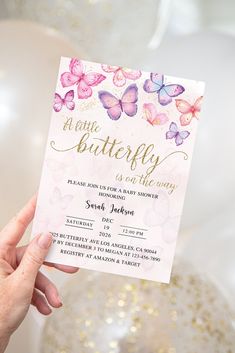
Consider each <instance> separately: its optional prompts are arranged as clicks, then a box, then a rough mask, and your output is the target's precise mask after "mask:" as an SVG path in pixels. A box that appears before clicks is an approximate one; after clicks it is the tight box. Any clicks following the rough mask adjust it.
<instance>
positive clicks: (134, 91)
mask: <svg viewBox="0 0 235 353" xmlns="http://www.w3.org/2000/svg"><path fill="white" fill-rule="evenodd" d="M137 100H138V88H137V86H136V84H135V83H134V84H132V85H130V86H128V87H127V88H126V90H125V92H124V93H123V95H122V99H121V102H122V109H123V111H124V112H125V113H126V114H127V115H128V116H134V115H135V114H136V113H137V104H135V103H136V102H137Z"/></svg>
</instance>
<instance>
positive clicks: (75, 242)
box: [32, 57, 204, 283]
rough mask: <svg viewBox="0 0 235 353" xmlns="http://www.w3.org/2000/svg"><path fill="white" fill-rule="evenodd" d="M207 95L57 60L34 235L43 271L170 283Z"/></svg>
mask: <svg viewBox="0 0 235 353" xmlns="http://www.w3.org/2000/svg"><path fill="white" fill-rule="evenodd" d="M203 93H204V83H203V82H199V81H192V80H187V79H182V78H177V77H172V76H167V75H163V74H160V73H155V72H151V73H150V72H144V71H140V70H132V69H128V68H124V67H119V66H110V65H104V64H99V63H93V62H88V61H84V60H79V59H77V58H67V57H62V58H61V62H60V67H59V74H58V79H57V85H56V90H55V95H54V102H53V109H52V117H51V124H50V129H49V134H48V140H47V146H46V153H45V159H44V164H43V170H42V176H41V182H40V188H39V193H38V201H37V207H36V213H35V219H34V223H33V230H32V234H33V236H35V235H36V234H38V233H41V232H45V231H49V232H51V233H52V235H53V244H52V247H51V249H50V252H49V254H48V256H47V259H46V260H47V261H49V262H53V263H58V264H66V265H71V266H78V267H81V268H86V269H91V270H96V271H103V272H109V273H113V274H120V275H125V276H131V277H137V278H142V279H148V280H154V281H160V282H164V283H169V280H170V273H171V267H172V262H173V257H174V252H175V246H176V239H177V233H178V229H179V225H180V217H181V214H182V208H183V201H184V197H185V191H186V186H187V180H188V174H189V168H190V163H191V158H192V152H193V146H194V140H195V136H196V130H197V125H198V123H199V118H200V110H201V103H202V99H203Z"/></svg>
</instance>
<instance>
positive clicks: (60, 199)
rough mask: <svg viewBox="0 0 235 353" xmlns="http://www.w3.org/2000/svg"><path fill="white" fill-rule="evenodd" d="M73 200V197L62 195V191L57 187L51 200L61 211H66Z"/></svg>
mask: <svg viewBox="0 0 235 353" xmlns="http://www.w3.org/2000/svg"><path fill="white" fill-rule="evenodd" d="M72 200H73V195H62V193H61V191H60V189H59V188H58V187H55V188H54V190H53V192H52V195H51V198H50V203H51V204H52V205H58V206H59V207H60V208H61V209H63V210H64V209H66V208H67V207H68V206H69V204H70V203H71V202H72Z"/></svg>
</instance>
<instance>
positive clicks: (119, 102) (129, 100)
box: [98, 84, 138, 120]
mask: <svg viewBox="0 0 235 353" xmlns="http://www.w3.org/2000/svg"><path fill="white" fill-rule="evenodd" d="M98 94H99V99H100V101H101V103H102V104H103V107H104V108H105V109H107V113H108V116H109V117H110V119H112V120H118V119H119V118H120V116H121V114H122V112H124V113H125V114H127V115H128V116H134V115H135V114H136V113H137V104H136V102H137V100H138V88H137V86H136V84H132V85H130V86H128V87H127V88H126V90H125V91H124V93H123V95H122V98H121V99H119V98H116V97H115V96H113V95H112V94H111V93H109V92H107V91H99V93H98Z"/></svg>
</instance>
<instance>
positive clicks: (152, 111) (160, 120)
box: [143, 103, 169, 126]
mask: <svg viewBox="0 0 235 353" xmlns="http://www.w3.org/2000/svg"><path fill="white" fill-rule="evenodd" d="M143 118H144V119H145V120H147V122H148V123H149V124H151V125H152V126H155V125H163V124H165V123H166V122H167V121H168V120H169V119H168V116H167V115H166V114H165V113H158V112H157V109H156V107H155V105H154V104H153V103H145V104H144V105H143Z"/></svg>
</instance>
